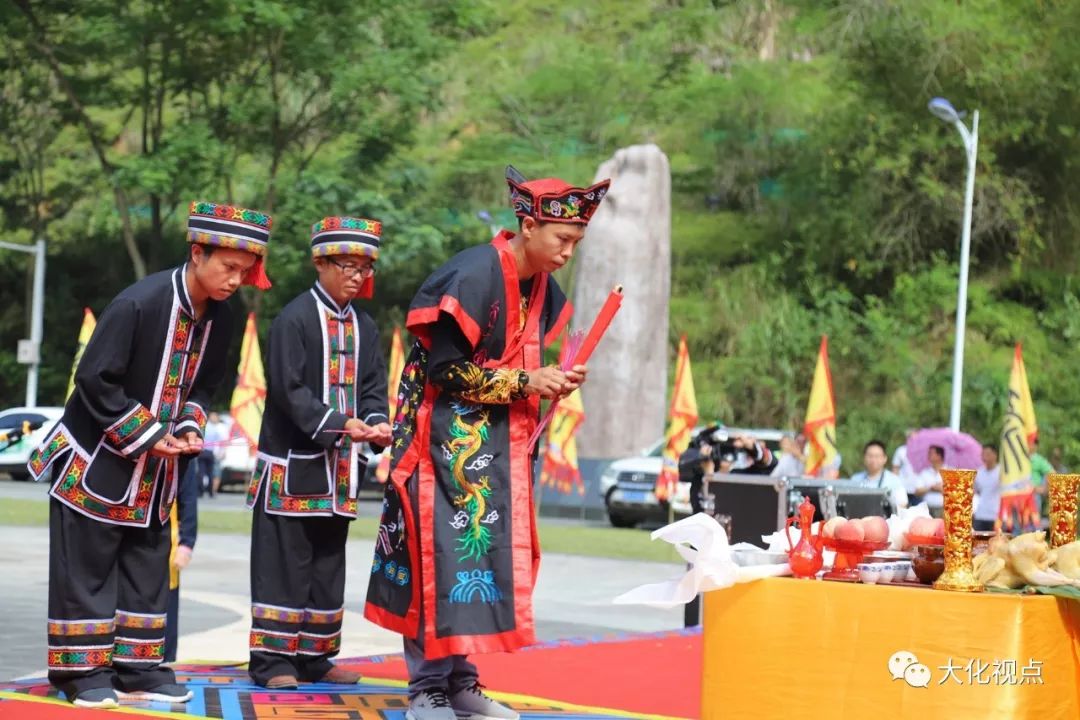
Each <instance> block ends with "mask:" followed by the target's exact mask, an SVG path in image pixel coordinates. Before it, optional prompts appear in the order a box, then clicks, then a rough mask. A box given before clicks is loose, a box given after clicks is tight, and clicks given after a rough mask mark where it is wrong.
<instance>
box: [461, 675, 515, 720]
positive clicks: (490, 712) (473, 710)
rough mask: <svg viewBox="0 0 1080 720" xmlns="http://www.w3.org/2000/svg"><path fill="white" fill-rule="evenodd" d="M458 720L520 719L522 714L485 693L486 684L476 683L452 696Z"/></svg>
mask: <svg viewBox="0 0 1080 720" xmlns="http://www.w3.org/2000/svg"><path fill="white" fill-rule="evenodd" d="M450 707H452V708H453V709H454V715H455V716H456V717H457V720H518V718H520V717H521V716H520V715H518V714H517V713H516V712H514V711H513V710H511V709H510V708H508V707H506V706H505V705H503V704H502V703H501V702H499V701H497V700H493V699H492V698H489V697H488V696H487V695H486V694H485V693H484V686H483V685H481V684H480V683H476V684H475V685H473V686H472V687H470V688H465V689H464V690H459V691H458V692H456V693H454V695H453V696H452V697H451V698H450Z"/></svg>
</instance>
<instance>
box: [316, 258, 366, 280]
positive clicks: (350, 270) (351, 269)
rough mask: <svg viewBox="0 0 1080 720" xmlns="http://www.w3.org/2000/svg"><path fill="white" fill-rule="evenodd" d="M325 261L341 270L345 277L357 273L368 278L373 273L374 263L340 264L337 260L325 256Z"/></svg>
mask: <svg viewBox="0 0 1080 720" xmlns="http://www.w3.org/2000/svg"><path fill="white" fill-rule="evenodd" d="M326 260H327V262H329V263H330V264H331V265H333V266H334V267H336V268H337V269H338V270H340V271H341V274H342V275H344V276H345V277H349V278H351V277H353V276H355V275H359V276H360V277H365V278H369V277H372V276H374V275H375V266H374V265H342V264H341V263H339V262H338V261H337V260H333V259H331V258H326Z"/></svg>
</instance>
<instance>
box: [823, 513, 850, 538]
mask: <svg viewBox="0 0 1080 720" xmlns="http://www.w3.org/2000/svg"><path fill="white" fill-rule="evenodd" d="M846 523H847V518H842V517H834V518H832V519H831V520H826V521H825V525H823V526H822V528H821V534H822V535H824V536H825V537H827V538H831V537H836V531H837V529H838V528H840V527H841V526H842V525H845V524H846Z"/></svg>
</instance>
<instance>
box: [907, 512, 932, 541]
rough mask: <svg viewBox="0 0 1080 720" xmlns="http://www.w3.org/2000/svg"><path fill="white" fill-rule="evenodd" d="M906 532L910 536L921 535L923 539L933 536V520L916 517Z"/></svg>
mask: <svg viewBox="0 0 1080 720" xmlns="http://www.w3.org/2000/svg"><path fill="white" fill-rule="evenodd" d="M908 532H909V533H911V534H912V535H921V536H924V537H933V536H934V518H928V517H917V518H915V519H914V520H912V521H911V525H909V526H908Z"/></svg>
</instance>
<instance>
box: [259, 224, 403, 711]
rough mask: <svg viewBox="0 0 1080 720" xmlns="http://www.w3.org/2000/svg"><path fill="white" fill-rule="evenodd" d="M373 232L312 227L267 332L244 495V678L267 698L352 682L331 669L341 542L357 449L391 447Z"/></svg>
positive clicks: (372, 227)
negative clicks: (364, 308) (306, 279)
mask: <svg viewBox="0 0 1080 720" xmlns="http://www.w3.org/2000/svg"><path fill="white" fill-rule="evenodd" d="M381 229H382V227H381V224H380V223H379V222H377V221H375V220H365V219H363V218H351V217H328V218H324V219H323V220H321V221H319V222H318V223H316V224H315V226H314V227H313V228H312V237H311V254H312V257H313V261H314V264H315V269H316V271H317V272H318V275H319V279H318V281H317V282H316V283H315V285H314V287H312V288H311V289H310V290H308V291H307V292H304V293H302V294H301V295H299V296H298V297H297V298H295V299H294V300H293V301H292V302H290V303H289V304H288V305H286V306H285V308H284V309H283V310H282V311H281V313H280V314H279V315H278V316H277V317H276V318H275V319H274V323H273V325H272V326H271V328H270V350H269V357H268V364H267V368H268V380H267V402H266V410H265V412H264V414H263V421H262V428H261V430H260V434H259V454H258V458H257V460H256V465H255V472H254V473H253V474H252V479H251V485H250V486H249V488H248V505H249V507H254V509H255V517H254V520H253V522H252V525H251V617H252V622H251V636H250V642H249V649H250V655H251V657H250V661H249V663H248V672H249V673H250V675H251V677H252V679H253V680H255V682H257V683H258V684H260V685H263V686H265V687H267V688H271V689H279V690H280V689H291V688H295V687H297V686H298V684H299V683H300V682H332V683H346V684H351V683H356V681H357V680H359V675H357V674H356V673H354V672H351V671H348V670H345V669H343V668H339V667H337V666H336V665H334V664H333V663H332V662H330V658H331V657H333V656H334V655H337V653H338V650H339V649H340V646H341V621H342V617H343V615H344V612H345V610H344V604H345V600H344V596H345V541H346V539H347V537H348V534H349V521H351V520H352V519H353V518H355V517H356V497H357V491H358V489H359V484H360V480H361V476H362V471H361V468H360V467H359V463H358V454H357V446H356V444H357V443H360V442H370V443H372V444H373V445H375V446H385V445H388V444H389V442H390V424H389V420H388V418H387V417H386V412H387V407H386V406H387V397H386V364H385V362H384V361H383V357H382V351H381V349H380V347H379V333H378V331H377V330H376V328H375V323H374V321H372V319H371V317H369V316H368V314H367V313H363V312H357V311H356V310H355V309H354V308H353V307H352V305H351V304H350V302H351V301H352V299H353V298H354V297H364V298H370V297H371V296H372V293H373V290H374V284H375V261H376V260H377V259H378V256H379V239H380V235H381Z"/></svg>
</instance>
